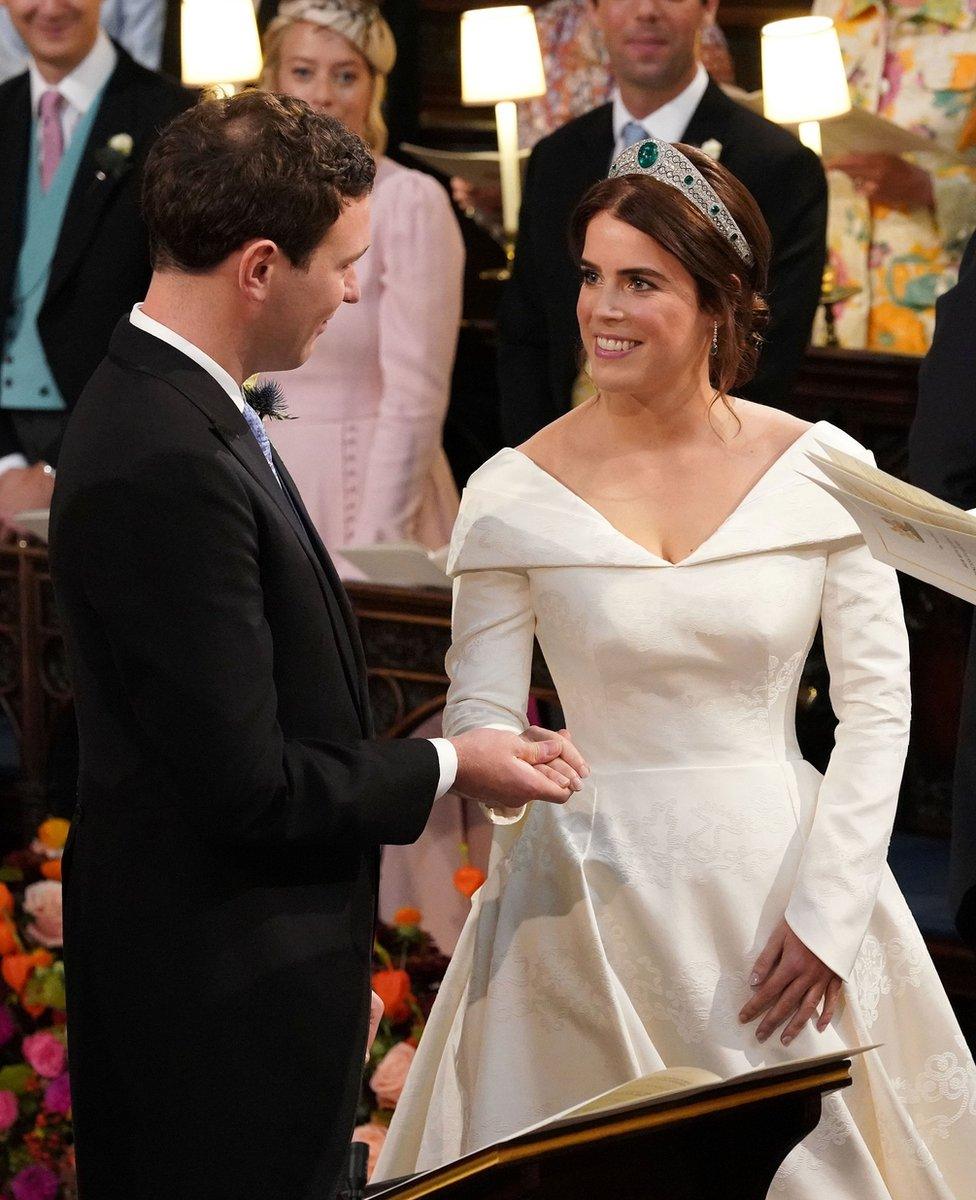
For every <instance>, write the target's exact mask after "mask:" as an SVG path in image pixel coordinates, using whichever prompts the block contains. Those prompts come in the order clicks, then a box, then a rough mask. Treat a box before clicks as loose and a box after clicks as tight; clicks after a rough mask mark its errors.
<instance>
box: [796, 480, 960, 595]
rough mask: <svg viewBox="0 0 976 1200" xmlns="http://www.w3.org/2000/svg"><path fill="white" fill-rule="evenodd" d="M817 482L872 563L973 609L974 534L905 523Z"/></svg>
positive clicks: (885, 508) (879, 507)
mask: <svg viewBox="0 0 976 1200" xmlns="http://www.w3.org/2000/svg"><path fill="white" fill-rule="evenodd" d="M815 482H816V483H817V484H818V486H820V487H822V488H823V489H824V491H825V492H829V493H830V494H831V495H832V496H833V497H834V499H835V500H836V501H837V502H838V503H839V504H840V505H841V506H842V507H843V508H845V509H846V510H847V511H848V512H849V513H850V514H851V516H852V517H853V518H854V520H855V521H856V522H857V525H858V528H859V529H860V530H861V533H862V534H863V535H864V540H865V542H866V543H867V546H868V549H869V550H870V551H871V553H872V554H873V555H874V557H875V558H877V559H879V560H880V561H881V562H884V563H887V564H888V565H889V566H892V567H894V568H895V569H896V570H898V571H904V572H905V574H907V575H911V576H913V577H914V578H915V579H921V580H922V582H923V583H930V584H932V585H933V586H934V587H937V588H941V589H942V591H944V592H949V594H950V595H952V596H958V597H959V598H960V599H961V600H966V601H968V602H969V603H970V604H976V532H974V533H962V532H959V531H957V530H954V529H947V528H945V527H944V526H942V527H940V526H937V525H933V524H926V523H925V522H924V521H921V520H917V521H916V520H907V519H906V518H904V517H902V516H900V515H897V514H895V513H893V512H892V510H891V508H890V506H887V505H884V506H882V505H880V504H873V503H871V502H870V501H868V500H865V499H862V498H861V497H860V496H853V495H851V494H850V492H848V491H846V490H844V491H842V490H841V489H840V488H838V487H836V486H834V485H833V484H832V483H825V482H822V481H820V480H815ZM933 519H937V518H934V517H933Z"/></svg>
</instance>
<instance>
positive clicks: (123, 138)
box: [108, 133, 133, 158]
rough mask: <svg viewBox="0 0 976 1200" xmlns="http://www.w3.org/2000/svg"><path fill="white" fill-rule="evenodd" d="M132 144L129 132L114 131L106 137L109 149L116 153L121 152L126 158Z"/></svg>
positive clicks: (130, 151)
mask: <svg viewBox="0 0 976 1200" xmlns="http://www.w3.org/2000/svg"><path fill="white" fill-rule="evenodd" d="M132 145H133V143H132V134H131V133H116V134H115V135H114V136H113V137H110V138H109V139H108V148H109V150H114V151H115V153H116V154H121V155H122V156H123V157H124V158H128V157H129V155H130V154H131V153H132Z"/></svg>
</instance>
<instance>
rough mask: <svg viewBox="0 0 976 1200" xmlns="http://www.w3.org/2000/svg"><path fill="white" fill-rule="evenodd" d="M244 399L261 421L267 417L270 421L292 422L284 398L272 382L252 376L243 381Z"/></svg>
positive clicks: (292, 418)
mask: <svg viewBox="0 0 976 1200" xmlns="http://www.w3.org/2000/svg"><path fill="white" fill-rule="evenodd" d="M244 399H245V400H246V401H247V403H248V404H250V406H251V408H253V409H254V411H255V412H256V413H257V414H258V416H259V417H260V418H261V420H262V421H263V420H264V418H265V417H269V418H270V419H271V420H272V421H294V419H295V418H294V417H293V416H291V415H290V414H289V412H288V406H287V405H286V404H285V396H284V393H283V392H282V390H281V388H280V387H279V386H278V384H277V383H275V382H274V380H271V379H261V377H260V376H258V375H252V376H251V378H250V379H245V380H244Z"/></svg>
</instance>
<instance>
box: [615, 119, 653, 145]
mask: <svg viewBox="0 0 976 1200" xmlns="http://www.w3.org/2000/svg"><path fill="white" fill-rule="evenodd" d="M620 137H621V140H622V141H623V147H622V149H624V150H626V149H627V148H628V147H629V146H633V145H634V144H635V143H637V142H646V141H647V139H648V137H650V134H649V133H648V132H647V130H646V129H645V128H644V126H643V125H641V123H640V122H639V121H628V122H627V124H626V125H625V126H624V127H623V129H622V130H621V131H620Z"/></svg>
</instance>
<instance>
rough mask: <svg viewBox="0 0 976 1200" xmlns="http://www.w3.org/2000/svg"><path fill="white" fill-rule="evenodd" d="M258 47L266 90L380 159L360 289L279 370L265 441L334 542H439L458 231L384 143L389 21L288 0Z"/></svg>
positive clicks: (440, 200)
mask: <svg viewBox="0 0 976 1200" xmlns="http://www.w3.org/2000/svg"><path fill="white" fill-rule="evenodd" d="M264 54H265V65H264V75H263V77H262V86H263V87H264V88H265V89H266V90H268V91H275V92H284V93H287V94H288V95H291V96H297V97H299V98H300V99H302V100H305V101H307V102H308V103H309V104H310V105H311V106H312V107H313V108H315V109H318V110H319V111H322V112H328V113H330V114H331V115H332V116H335V117H337V118H338V119H339V120H340V121H342V122H343V124H345V125H346V126H348V127H349V128H350V129H352V130H354V131H355V132H356V133H358V134H360V136H362V137H363V138H364V139H365V140H366V142H367V143H368V144H369V146H370V147H371V149H372V150H373V153H374V155H375V156H376V160H377V173H376V186H375V189H374V191H373V197H372V215H373V222H372V224H373V236H372V242H371V245H370V248H369V250H368V251H367V253H366V255H365V256H364V257H363V258H362V260H361V262H360V263H359V265H358V267H357V274H358V276H359V281H360V289H361V299H360V301H359V303H358V304H355V305H344V306H343V311H342V312H341V313H337V314H336V316H335V317H334V318H333V320H332V321H331V322H330V323H329V327H328V329H327V330H326V331H325V333H323V334H322V336H321V337H320V338H319V340H318V342H317V343H316V346H315V350H314V351H313V353H312V356H311V358H310V359H309V360H308V362H306V363H305V365H304V366H303V367H300V368H299V369H298V370H297V371H291V372H289V373H288V374H287V375H284V376H282V377H281V378H280V379H279V380H278V382H279V383H280V384H281V387H282V390H283V392H284V395H285V402H286V404H287V408H288V412H289V414H290V415H291V416H293V417H296V418H298V419H297V420H294V421H281V422H276V423H275V424H274V426H273V427H272V428H270V429H269V434H270V436H271V440H272V441H273V442H274V444H275V446H276V448H277V449H278V451H279V452H280V453H281V456H282V457H283V458H284V460H285V462H286V463H287V464H288V469H289V471H290V472H291V473H292V475H293V476H294V478H295V481H296V483H297V484H298V487H299V489H300V491H301V493H302V497H303V498H304V500H305V503H306V505H307V506H308V511H309V514H310V515H311V517H312V520H313V521H314V522H315V524H316V526H317V528H318V530H319V533H320V534H321V535H322V539H323V541H324V542H325V544H326V546H327V547H328V548H329V550H330V551H333V552H335V551H340V552H341V549H342V547H343V546H351V545H360V546H361V545H371V544H373V543H375V542H391V541H415V542H420V543H421V544H422V545H424V546H426V547H428V548H429V549H437V548H439V547H441V546H443V545H445V544H446V543H447V542H448V541H449V539H450V535H451V528H452V526H453V524H454V518H455V516H456V515H457V507H458V496H457V490H456V488H455V486H454V480H453V477H452V475H451V471H450V468H449V466H448V463H447V458H446V457H445V455H444V450H443V447H442V444H441V430H442V426H443V423H444V416H445V413H446V411H447V404H448V399H449V392H450V381H451V370H452V368H453V365H454V353H455V348H456V345H457V334H458V327H459V324H460V320H461V287H462V276H463V271H464V244H463V242H462V240H461V232H460V230H459V229H458V225H457V221H456V220H455V218H454V213H453V211H452V210H451V205H450V202H449V200H448V198H447V194H446V193H445V191H444V189H443V188H442V187H441V186H440V185H439V184H438V183H437V182H436V181H435V180H434V179H432V178H431V177H430V176H429V175H424V174H422V173H421V172H419V171H411V170H408V169H407V168H406V167H402V166H400V165H399V164H398V163H395V162H393V161H392V160H391V159H389V158H386V157H385V156H384V151H385V149H386V141H387V134H386V125H385V124H384V122H383V117H382V113H381V105H382V101H383V96H384V94H385V91H386V77H387V75H388V74H389V72H390V70H391V69H392V67H393V63H394V60H395V58H396V43H395V41H394V39H393V33H392V31H391V30H390V27H389V25H388V24H387V23H386V21H385V20H384V19H383V17H382V16H381V15H380V12H379V9H377V8H376V7H375V6H374V5H373V4H369V3H362V2H359V0H291V2H290V3H285V4H282V5H281V7H280V9H279V14H278V16H277V17H276V18H275V20H274V21H272V23H271V24H270V25H269V26H268V30H267V32H266V34H265V44H264ZM340 557H341V555H340ZM337 565H339V567H340V570H341V569H342V564H341V563H338V564H337Z"/></svg>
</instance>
